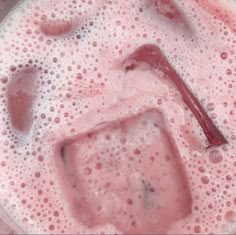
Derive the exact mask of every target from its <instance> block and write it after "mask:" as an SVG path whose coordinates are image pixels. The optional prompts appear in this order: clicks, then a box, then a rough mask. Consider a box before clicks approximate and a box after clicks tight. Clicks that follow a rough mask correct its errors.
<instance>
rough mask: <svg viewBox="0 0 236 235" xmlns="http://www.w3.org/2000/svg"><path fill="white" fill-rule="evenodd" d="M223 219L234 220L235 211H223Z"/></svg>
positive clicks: (235, 218) (233, 221)
mask: <svg viewBox="0 0 236 235" xmlns="http://www.w3.org/2000/svg"><path fill="white" fill-rule="evenodd" d="M225 220H226V221H228V222H230V223H235V222H236V213H235V212H234V211H232V210H229V211H227V212H226V213H225Z"/></svg>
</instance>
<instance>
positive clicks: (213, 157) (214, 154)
mask: <svg viewBox="0 0 236 235" xmlns="http://www.w3.org/2000/svg"><path fill="white" fill-rule="evenodd" d="M209 160H210V162H212V163H214V164H218V163H220V162H221V161H222V160H223V155H222V153H221V152H220V151H219V150H212V151H211V152H210V153H209Z"/></svg>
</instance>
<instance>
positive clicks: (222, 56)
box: [220, 52, 228, 60]
mask: <svg viewBox="0 0 236 235" xmlns="http://www.w3.org/2000/svg"><path fill="white" fill-rule="evenodd" d="M220 57H221V59H223V60H225V59H227V58H228V54H227V53H226V52H222V53H221V54H220Z"/></svg>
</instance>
